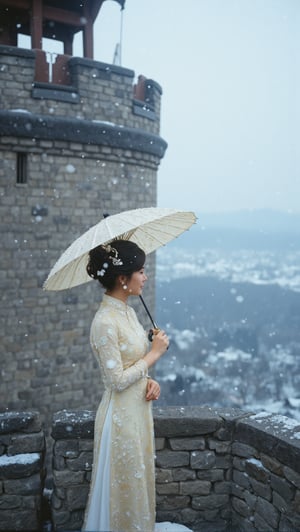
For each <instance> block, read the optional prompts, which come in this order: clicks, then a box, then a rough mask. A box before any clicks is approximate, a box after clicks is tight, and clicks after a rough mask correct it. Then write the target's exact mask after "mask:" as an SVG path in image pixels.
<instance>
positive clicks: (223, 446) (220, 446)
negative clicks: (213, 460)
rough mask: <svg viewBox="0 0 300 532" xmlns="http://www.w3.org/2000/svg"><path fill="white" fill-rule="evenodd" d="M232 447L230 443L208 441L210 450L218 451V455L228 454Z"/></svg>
mask: <svg viewBox="0 0 300 532" xmlns="http://www.w3.org/2000/svg"><path fill="white" fill-rule="evenodd" d="M230 445H231V443H230V441H218V440H213V439H209V440H208V447H209V449H212V450H213V451H216V453H218V454H226V453H228V452H230Z"/></svg>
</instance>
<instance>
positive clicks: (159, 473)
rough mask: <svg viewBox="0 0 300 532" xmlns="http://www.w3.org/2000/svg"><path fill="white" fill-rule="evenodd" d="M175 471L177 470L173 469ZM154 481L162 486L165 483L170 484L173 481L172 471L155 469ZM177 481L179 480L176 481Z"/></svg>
mask: <svg viewBox="0 0 300 532" xmlns="http://www.w3.org/2000/svg"><path fill="white" fill-rule="evenodd" d="M175 471H177V469H174V472H175ZM155 480H156V483H158V484H163V483H165V482H172V480H173V471H172V469H159V468H156V469H155ZM174 480H176V479H174ZM177 480H179V479H177Z"/></svg>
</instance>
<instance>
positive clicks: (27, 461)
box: [0, 412, 45, 532]
mask: <svg viewBox="0 0 300 532" xmlns="http://www.w3.org/2000/svg"><path fill="white" fill-rule="evenodd" d="M44 454H45V438H44V431H43V430H42V426H41V421H40V417H39V414H38V413H37V412H5V413H0V530H3V531H5V532H7V531H8V530H28V531H31V532H33V531H35V530H36V531H37V530H40V529H41V523H42V521H41V519H42V515H41V507H42V494H43V485H44V480H45V470H44Z"/></svg>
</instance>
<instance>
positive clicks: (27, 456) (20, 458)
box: [0, 453, 40, 467]
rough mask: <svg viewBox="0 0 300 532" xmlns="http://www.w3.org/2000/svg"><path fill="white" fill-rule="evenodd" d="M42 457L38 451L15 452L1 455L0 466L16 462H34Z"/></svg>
mask: <svg viewBox="0 0 300 532" xmlns="http://www.w3.org/2000/svg"><path fill="white" fill-rule="evenodd" d="M39 459H40V455H39V454H38V453H24V454H15V455H14V456H0V467H2V466H8V465H15V464H23V465H25V464H33V463H34V462H37V461H38V460H39Z"/></svg>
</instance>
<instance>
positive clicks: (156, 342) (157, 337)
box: [152, 329, 169, 357]
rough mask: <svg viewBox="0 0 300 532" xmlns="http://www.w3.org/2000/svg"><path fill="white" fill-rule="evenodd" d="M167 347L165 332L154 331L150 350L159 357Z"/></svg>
mask: <svg viewBox="0 0 300 532" xmlns="http://www.w3.org/2000/svg"><path fill="white" fill-rule="evenodd" d="M168 347H169V338H168V336H167V335H166V333H165V331H162V330H160V329H154V331H153V337H152V349H153V350H154V351H157V352H158V353H159V356H160V357H161V356H162V355H163V354H164V353H165V352H166V351H167V349H168Z"/></svg>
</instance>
